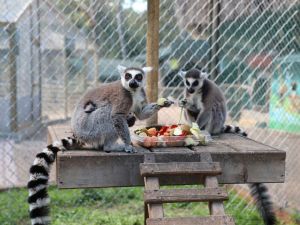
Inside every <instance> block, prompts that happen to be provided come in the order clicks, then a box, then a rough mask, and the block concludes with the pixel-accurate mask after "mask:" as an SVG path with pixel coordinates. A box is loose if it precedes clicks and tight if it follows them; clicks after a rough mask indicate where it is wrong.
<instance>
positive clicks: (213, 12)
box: [209, 0, 221, 79]
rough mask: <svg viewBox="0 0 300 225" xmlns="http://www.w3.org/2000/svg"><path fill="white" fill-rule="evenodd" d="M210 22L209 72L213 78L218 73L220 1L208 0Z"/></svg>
mask: <svg viewBox="0 0 300 225" xmlns="http://www.w3.org/2000/svg"><path fill="white" fill-rule="evenodd" d="M210 7H211V8H210V24H211V29H210V30H211V37H210V47H211V50H210V65H209V69H210V73H211V77H212V78H213V79H214V78H216V77H217V76H218V74H219V69H218V65H219V56H218V55H219V54H218V52H219V43H218V42H219V24H220V11H221V1H220V0H211V1H210Z"/></svg>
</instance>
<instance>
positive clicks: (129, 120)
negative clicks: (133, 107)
mask: <svg viewBox="0 0 300 225" xmlns="http://www.w3.org/2000/svg"><path fill="white" fill-rule="evenodd" d="M126 120H127V124H128V127H132V126H133V125H134V124H135V121H136V118H135V116H134V114H133V113H132V112H131V113H129V114H128V115H127V117H126Z"/></svg>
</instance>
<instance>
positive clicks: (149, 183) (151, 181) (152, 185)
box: [144, 154, 164, 218]
mask: <svg viewBox="0 0 300 225" xmlns="http://www.w3.org/2000/svg"><path fill="white" fill-rule="evenodd" d="M144 162H145V163H153V162H155V157H154V155H153V154H148V155H146V156H145V158H144ZM144 183H145V191H154V190H158V189H159V180H158V178H157V177H144ZM147 207H148V215H149V218H162V217H164V211H163V206H162V204H147Z"/></svg>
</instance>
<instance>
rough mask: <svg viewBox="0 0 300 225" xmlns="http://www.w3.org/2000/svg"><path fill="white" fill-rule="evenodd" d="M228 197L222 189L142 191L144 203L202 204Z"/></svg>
mask: <svg viewBox="0 0 300 225" xmlns="http://www.w3.org/2000/svg"><path fill="white" fill-rule="evenodd" d="M227 199H228V195H227V192H226V190H225V189H224V188H220V187H218V188H204V189H172V190H170V189H159V190H151V191H147V190H145V191H144V201H145V203H171V202H204V201H223V200H227Z"/></svg>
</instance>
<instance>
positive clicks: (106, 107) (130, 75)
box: [71, 66, 171, 152]
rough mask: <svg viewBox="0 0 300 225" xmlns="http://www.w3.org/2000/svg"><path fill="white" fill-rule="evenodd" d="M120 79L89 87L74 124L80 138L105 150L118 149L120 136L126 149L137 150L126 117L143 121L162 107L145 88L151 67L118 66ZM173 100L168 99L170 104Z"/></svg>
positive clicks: (74, 114)
mask: <svg viewBox="0 0 300 225" xmlns="http://www.w3.org/2000/svg"><path fill="white" fill-rule="evenodd" d="M118 70H119V72H120V75H121V80H119V81H115V82H113V83H109V84H103V85H100V86H99V87H97V88H94V89H92V90H89V91H88V92H87V93H86V94H85V95H84V96H83V98H82V99H81V100H80V101H79V103H78V104H77V106H76V108H75V110H74V113H73V117H72V120H71V126H72V130H73V133H74V135H75V136H76V138H78V139H79V140H80V141H82V142H84V143H87V144H90V145H92V146H93V147H95V148H103V149H104V150H105V151H110V150H112V149H116V146H115V145H114V144H115V143H116V140H117V139H118V138H119V137H120V138H121V140H122V141H123V143H124V144H125V145H124V150H125V151H126V152H132V151H134V149H133V147H132V145H131V139H130V134H129V129H128V125H127V120H128V119H129V118H128V117H130V113H133V114H134V115H135V116H136V117H137V118H138V119H140V120H144V119H147V118H149V117H150V116H152V115H153V114H154V113H156V112H157V111H158V110H159V109H161V106H159V105H158V104H157V103H150V104H148V102H147V98H146V94H145V91H144V83H145V75H146V72H147V71H150V68H149V67H144V68H142V69H139V68H125V67H123V66H119V67H118ZM170 104H171V102H169V101H167V102H165V105H164V106H169V105H170Z"/></svg>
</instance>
